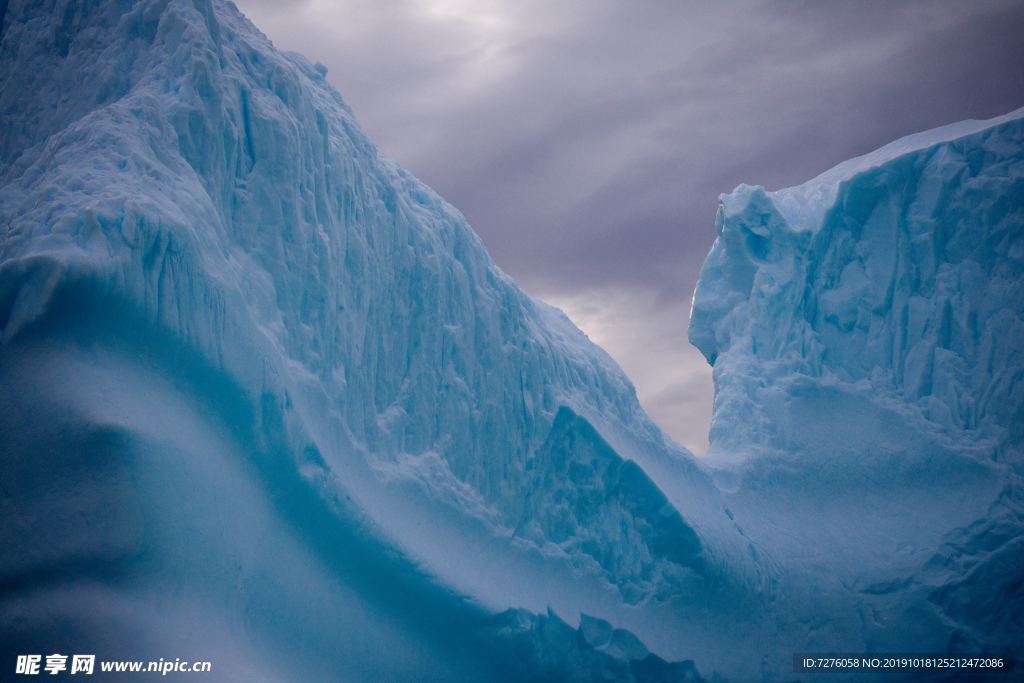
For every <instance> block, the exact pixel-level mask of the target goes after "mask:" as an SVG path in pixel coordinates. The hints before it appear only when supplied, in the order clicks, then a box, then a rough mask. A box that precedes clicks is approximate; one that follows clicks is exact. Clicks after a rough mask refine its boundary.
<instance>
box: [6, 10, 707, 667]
mask: <svg viewBox="0 0 1024 683" xmlns="http://www.w3.org/2000/svg"><path fill="white" fill-rule="evenodd" d="M324 76H325V69H324V68H323V67H322V66H319V65H317V64H315V63H311V62H309V61H308V60H306V59H305V58H304V57H302V56H300V55H297V54H285V53H282V52H279V51H278V50H276V49H275V48H274V47H273V46H272V45H271V43H270V41H269V40H268V39H267V38H266V37H265V36H264V35H263V34H261V33H260V32H259V31H258V30H257V29H256V28H255V27H253V26H252V25H251V24H250V23H249V21H248V20H247V19H245V17H244V16H242V15H241V13H240V12H239V11H238V10H237V9H236V8H235V7H234V6H233V5H232V4H230V3H227V2H221V1H219V0H217V1H213V2H210V1H206V0H196V1H194V2H193V1H192V0H140V1H139V2H131V3H121V2H101V3H80V2H69V3H63V4H61V5H60V7H59V8H56V9H55V8H54V7H51V6H48V5H41V4H40V3H35V2H31V1H28V0H25V1H21V0H11V1H10V2H4V3H3V4H2V5H0V82H2V83H3V84H4V86H3V88H2V92H0V109H2V110H3V111H4V124H3V126H2V130H0V158H2V166H0V168H2V174H0V217H2V219H0V222H2V224H3V238H2V243H0V340H2V347H0V348H2V353H0V396H2V403H3V405H4V406H5V409H4V410H3V411H0V412H2V416H0V442H2V449H0V450H2V453H3V457H2V459H0V461H2V464H0V468H2V469H0V480H2V481H3V482H4V493H3V500H2V505H3V520H4V524H3V525H2V527H3V531H2V532H0V534H2V541H3V542H4V543H5V544H6V546H5V548H6V549H5V552H4V554H3V556H2V560H0V577H2V585H3V586H4V589H3V602H2V607H0V612H2V618H0V623H2V626H0V642H3V644H4V647H3V656H4V661H5V662H6V661H7V659H8V656H10V658H12V661H13V657H14V656H15V654H18V653H32V652H43V651H45V652H46V653H50V652H63V651H64V650H67V649H71V648H75V649H74V650H73V651H75V652H96V653H98V654H99V655H100V656H101V657H107V658H109V659H157V658H158V657H164V658H175V657H180V658H181V659H190V660H210V661H212V662H213V666H214V667H215V669H216V672H217V677H218V680H229V679H234V680H253V679H259V680H268V679H275V678H277V679H282V680H295V679H296V678H308V679H312V680H329V679H335V678H354V679H388V680H402V679H412V680H420V679H422V677H423V676H424V675H425V674H426V672H429V674H430V676H432V677H437V678H443V679H463V678H464V679H472V680H481V679H483V680H499V679H516V680H523V679H531V678H545V677H547V678H551V677H554V678H559V679H562V678H567V677H568V678H571V677H573V676H576V677H579V676H583V677H596V676H599V675H612V676H613V677H614V678H624V679H628V678H630V677H635V678H638V679H645V678H647V679H649V678H651V677H657V676H662V675H666V673H671V672H673V671H682V673H681V674H680V675H681V676H684V677H685V676H689V675H690V674H691V673H694V672H695V669H694V668H693V666H692V665H691V664H688V663H686V660H689V659H691V658H689V657H686V656H683V655H681V654H679V651H678V646H677V647H676V648H675V649H673V648H669V647H667V645H666V644H667V643H669V642H670V641H671V640H672V639H671V635H670V634H668V633H664V632H662V633H661V634H660V635H658V634H657V633H656V631H657V630H658V629H659V627H658V620H657V619H656V617H655V616H654V615H652V614H651V613H650V612H649V611H648V610H646V609H645V608H644V607H643V606H644V605H646V604H648V603H650V604H651V605H664V604H665V603H666V600H667V598H666V597H665V596H669V595H674V594H675V592H676V588H675V587H678V586H689V587H690V588H689V589H688V590H696V589H695V588H694V587H695V586H697V585H698V584H699V583H700V582H702V581H706V580H708V577H709V576H711V573H712V572H711V570H710V569H709V558H710V553H711V550H710V549H709V548H706V547H705V546H704V545H703V544H702V543H701V542H700V541H699V532H698V529H699V526H700V525H702V524H707V525H710V526H709V528H710V527H714V526H715V525H716V524H717V525H723V524H725V523H726V522H727V518H726V517H725V515H724V513H723V512H722V508H721V506H719V507H718V508H717V509H716V508H715V507H714V503H713V502H712V503H709V504H707V505H705V503H704V501H705V499H706V500H711V501H713V500H714V496H715V494H714V487H713V485H712V483H711V480H710V478H709V477H708V476H707V474H706V473H705V472H704V471H703V469H702V468H701V467H700V466H699V465H698V464H697V463H696V462H695V461H694V459H693V458H692V457H691V456H690V454H689V453H688V452H686V451H685V449H683V448H681V447H679V446H677V445H675V444H674V443H673V442H671V441H670V440H669V439H667V438H666V437H665V436H664V435H663V434H662V432H661V431H660V430H659V429H658V428H657V427H656V426H655V425H654V424H653V423H652V422H651V421H650V419H649V418H648V417H647V416H646V415H645V414H644V412H643V411H642V410H641V408H640V406H639V404H638V402H637V399H636V395H635V391H634V389H633V387H632V385H631V384H630V382H629V380H628V379H627V378H626V377H625V375H624V374H623V373H622V371H621V370H620V369H619V367H618V366H617V365H616V364H615V363H614V362H613V361H612V360H611V358H610V357H609V356H608V355H607V354H605V353H604V352H603V351H601V350H600V349H598V348H597V347H595V346H594V345H593V344H591V343H590V342H589V340H587V338H586V337H585V336H584V335H583V334H582V333H581V332H580V331H579V330H577V329H576V328H575V327H574V326H573V325H572V324H571V323H570V322H569V321H568V319H567V318H566V317H565V316H564V315H563V314H562V313H561V312H559V311H556V310H554V309H551V308H549V307H547V306H545V305H544V304H542V303H539V302H535V301H533V300H531V299H530V298H529V297H527V296H526V295H525V294H524V293H523V292H522V291H521V290H520V289H519V288H518V287H517V286H516V285H515V284H514V283H513V282H512V280H511V279H510V278H509V277H508V276H507V275H505V274H504V273H503V272H502V271H501V270H500V269H499V268H498V267H497V266H495V265H494V263H493V262H492V261H491V259H490V258H489V256H488V255H487V252H486V251H485V249H484V247H483V245H482V243H481V242H480V240H479V239H478V238H477V237H476V235H475V234H474V233H473V232H472V230H471V229H470V228H469V226H468V225H467V224H466V221H465V220H464V218H463V217H462V216H461V215H460V214H459V213H458V212H457V211H456V210H455V209H454V208H452V207H451V206H450V205H448V204H447V203H445V202H444V201H443V200H442V199H441V198H440V197H438V196H437V195H436V194H435V193H434V192H433V191H431V190H430V189H429V188H427V187H426V186H424V185H423V184H422V183H420V182H419V181H417V180H416V179H415V178H413V177H412V176H411V175H410V174H409V173H407V172H406V171H404V170H402V169H401V168H399V167H398V166H397V165H396V164H395V163H394V162H392V161H390V160H389V159H387V158H385V157H383V156H382V155H381V154H380V153H379V152H378V151H377V149H376V148H375V147H374V146H373V145H372V144H371V143H370V142H369V141H368V140H367V138H366V137H365V136H364V135H363V133H362V132H361V130H360V129H359V127H358V125H357V124H356V122H355V120H354V117H353V115H352V112H351V111H350V109H349V108H348V107H347V106H346V105H345V103H344V102H343V101H342V99H341V98H340V96H339V95H338V94H337V92H336V91H335V90H334V89H333V88H331V87H330V86H329V85H328V84H327V82H326V81H325V78H324ZM584 445H585V448H583V447H584ZM577 446H579V447H580V449H577ZM659 479H665V480H672V481H675V482H677V483H675V484H673V486H672V487H669V488H665V487H660V486H659V485H658V484H656V483H655V482H656V481H657V480H659ZM564 493H568V494H569V495H567V496H565V497H563V494H564ZM709 510H710V512H709ZM631 606H632V607H631ZM623 609H625V610H626V611H623ZM584 613H585V614H586V615H587V618H588V619H591V621H588V622H587V623H588V624H591V626H588V627H587V628H586V629H583V630H581V627H580V623H581V619H582V615H583V614H584ZM593 624H604V625H605V626H607V630H608V633H607V634H605V635H600V634H601V633H604V631H603V630H602V629H603V628H604V627H603V626H602V627H601V628H597V629H596V632H598V635H594V633H595V628H593V627H592V625H593ZM605 636H606V637H605ZM641 643H646V644H641ZM566 648H568V649H566ZM570 650H571V652H570ZM652 653H653V654H652ZM667 659H672V660H681V661H682V662H683V663H681V664H669V663H668V662H667V661H666V660H667ZM4 666H6V664H4ZM602 672H603V673H602ZM609 672H611V673H609Z"/></svg>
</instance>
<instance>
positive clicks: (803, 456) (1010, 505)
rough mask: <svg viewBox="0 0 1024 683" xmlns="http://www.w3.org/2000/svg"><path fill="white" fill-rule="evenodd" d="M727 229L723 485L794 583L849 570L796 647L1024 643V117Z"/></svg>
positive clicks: (857, 171) (718, 357)
mask: <svg viewBox="0 0 1024 683" xmlns="http://www.w3.org/2000/svg"><path fill="white" fill-rule="evenodd" d="M717 231H718V239H717V241H716V243H715V245H714V247H713V249H712V250H711V253H710V255H709V256H708V258H707V261H706V263H705V265H704V268H703V270H702V273H701V278H700V282H699V284H698V286H697V290H696V293H695V295H694V301H693V308H692V313H691V318H690V339H691V341H692V342H693V343H694V344H695V345H696V346H697V347H698V348H699V349H700V350H701V351H702V352H703V353H704V355H705V357H707V359H708V361H709V362H710V363H711V364H712V365H713V366H714V377H715V388H716V396H715V412H714V422H713V426H712V431H711V458H710V460H711V461H712V463H713V464H714V466H715V467H716V469H717V474H716V479H717V480H718V481H719V482H720V483H721V484H722V485H723V488H725V489H726V490H728V491H729V494H728V498H729V505H730V508H731V510H732V511H733V512H734V513H735V514H736V518H737V521H738V523H739V524H740V526H741V527H743V528H744V530H745V532H746V533H747V534H749V535H750V536H751V537H753V538H755V539H757V541H759V544H760V546H761V547H762V548H763V551H764V552H766V553H770V554H771V556H772V558H771V559H772V561H774V562H777V563H779V564H780V565H783V566H784V567H785V569H783V571H784V573H787V574H790V575H791V576H794V575H800V574H803V575H807V574H811V575H813V574H814V573H818V574H819V575H823V574H824V573H828V574H831V575H832V576H831V578H830V579H826V580H825V581H821V579H820V578H819V579H818V582H817V583H816V584H814V585H815V586H816V587H815V589H814V590H813V591H811V592H813V593H815V595H814V596H813V597H814V599H817V600H819V605H820V607H819V608H818V610H819V613H825V614H829V615H830V622H829V623H827V625H824V626H820V627H818V629H817V633H816V634H815V636H814V637H813V639H811V640H801V639H799V638H798V639H796V640H794V641H790V642H793V643H794V647H795V648H797V649H799V648H800V647H804V648H805V649H811V648H810V647H809V646H810V645H813V644H819V645H820V646H821V648H822V649H834V648H832V646H833V645H834V644H835V643H836V642H842V643H845V647H846V648H847V649H848V651H858V650H860V649H861V647H865V648H870V649H873V650H874V651H885V650H886V649H889V650H890V651H891V650H899V649H915V650H918V651H921V650H929V651H947V650H951V651H966V652H979V651H984V650H987V651H993V650H999V649H1002V650H1003V651H1011V652H1013V651H1016V652H1021V651H1022V650H1024V641H1022V640H1021V635H1020V634H1021V633H1022V632H1024V630H1022V628H1021V627H1022V626H1024V589H1022V585H1024V574H1022V571H1024V570H1022V568H1024V533H1022V532H1024V523H1022V522H1024V495H1022V493H1021V492H1022V491H1024V488H1022V484H1024V482H1022V480H1021V475H1022V473H1024V110H1018V111H1015V112H1013V113H1011V114H1008V115H1006V116H1003V117H1000V118H997V119H992V120H990V121H967V122H963V123H959V124H954V125H951V126H947V127H945V128H939V129H936V130H934V131H929V132H926V133H921V134H918V135H914V136H911V137H908V138H905V139H903V140H900V141H897V142H895V143H893V144H891V145H889V146H887V147H884V148H882V149H880V150H878V151H877V152H874V153H872V154H868V155H866V156H864V157H860V158H857V159H854V160H851V161H849V162H846V163H844V164H842V165H840V166H838V167H836V168H835V169H833V170H831V171H829V172H827V173H825V174H823V175H821V176H820V177H818V178H816V179H814V180H811V181H810V182H808V183H806V184H805V185H801V186H799V187H794V188H789V189H785V190H780V191H778V192H766V191H765V190H764V189H762V188H760V187H750V186H741V187H739V188H737V190H736V191H734V192H733V193H732V194H730V195H727V196H723V197H722V200H721V206H720V207H719V211H718V217H717ZM806 580H807V581H808V585H811V582H812V581H813V580H812V579H806ZM829 582H833V583H834V585H833V586H832V587H831V588H829V587H828V584H829ZM788 591H789V592H790V593H791V597H789V598H786V600H787V601H790V608H789V610H788V611H789V612H790V614H791V615H793V618H794V619H797V620H798V622H805V621H806V622H807V623H806V624H802V625H797V626H793V625H790V626H789V627H788V628H791V629H793V630H794V631H798V630H800V628H805V629H808V630H809V632H811V633H814V631H813V630H810V629H811V627H810V623H812V622H813V614H814V613H815V612H814V611H813V610H805V612H804V615H803V616H802V617H800V616H798V615H799V614H800V612H801V608H799V607H797V605H798V604H799V602H800V600H801V598H800V597H799V596H794V595H792V593H793V592H794V591H793V588H792V586H790V587H789V589H788ZM809 597H810V596H806V595H805V596H804V597H803V599H809ZM832 600H835V601H836V602H832ZM825 605H829V607H828V608H827V609H824V606H825ZM844 622H846V623H844ZM837 636H838V637H837ZM854 644H857V646H853V645H854ZM851 647H852V649H851Z"/></svg>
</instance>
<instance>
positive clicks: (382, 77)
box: [238, 0, 1024, 453]
mask: <svg viewBox="0 0 1024 683" xmlns="http://www.w3.org/2000/svg"><path fill="white" fill-rule="evenodd" d="M238 4H239V6H240V7H241V9H242V10H243V11H244V12H245V13H246V14H247V15H248V16H249V17H250V18H251V19H253V20H254V21H255V23H256V24H257V25H258V26H259V27H260V28H261V29H262V30H263V31H264V33H266V34H267V35H268V36H270V38H271V39H272V40H273V41H274V43H275V44H276V45H277V46H278V47H279V48H283V49H288V50H297V51H300V52H302V53H303V54H305V55H306V56H307V57H309V58H310V59H312V60H314V61H319V62H321V63H323V64H324V65H326V66H327V67H328V69H329V71H328V75H327V78H328V80H330V82H331V83H332V84H333V85H334V86H335V87H336V88H337V89H338V90H339V91H340V92H341V94H342V96H343V97H344V98H345V100H346V101H347V102H348V103H349V104H350V105H351V106H352V108H353V109H354V110H355V113H356V116H357V117H358V119H359V120H360V122H361V124H362V126H363V128H364V129H365V130H366V131H367V133H368V134H369V135H370V137H371V138H372V139H373V140H374V141H375V142H376V143H377V145H378V146H379V147H380V148H381V149H382V150H383V151H384V153H386V154H387V155H388V156H391V157H393V158H394V159H396V160H397V161H398V162H399V163H401V164H402V165H403V166H405V167H407V168H409V169H410V170H411V171H413V172H414V173H415V174H416V175H417V176H419V177H420V178H421V179H422V180H424V181H425V182H426V183H427V184H429V185H430V186H432V187H433V188H434V189H436V190H437V191H438V192H439V193H440V194H441V195H442V196H444V197H445V198H446V199H448V200H449V201H450V202H451V203H452V204H454V205H455V206H456V207H458V208H459V209H460V210H461V211H462V213H463V214H465V215H466V217H467V218H468V219H469V221H470V223H471V224H472V225H473V227H474V229H475V230H476V232H477V233H478V234H480V236H481V237H482V238H483V240H484V242H485V243H486V245H487V248H488V250H489V251H490V253H491V256H492V257H493V258H494V260H495V261H497V263H498V265H499V266H501V267H502V269H504V270H505V271H506V272H508V273H509V274H511V275H512V276H513V277H514V278H515V279H516V280H517V281H518V282H519V284H520V285H521V286H522V287H523V288H524V289H526V291H527V292H529V293H530V294H532V295H534V296H536V297H539V298H541V299H544V300H545V301H548V302H550V303H553V304H555V305H557V306H559V307H560V308H562V309H563V310H565V311H566V313H568V314H569V316H570V317H571V318H572V319H573V320H574V321H575V322H576V323H577V324H578V325H579V326H580V327H582V328H583V330H584V331H585V332H587V334H588V335H589V336H590V337H591V339H593V340H595V341H596V342H597V343H599V344H601V345H602V346H603V347H605V349H607V350H608V351H609V352H610V353H611V354H612V355H613V356H614V357H615V358H616V359H617V360H618V361H619V363H620V364H621V365H622V367H623V368H624V369H625V370H626V372H627V373H628V374H629V376H630V378H631V379H632V380H633V382H634V384H635V385H636V387H637V391H638V393H639V395H640V400H641V402H642V403H643V405H644V407H645V408H646V409H647V410H648V412H649V413H650V414H651V415H652V417H654V419H655V420H656V421H657V422H658V423H659V424H660V425H661V426H662V428H663V429H665V430H666V431H667V432H669V433H670V434H672V435H673V436H674V437H676V439H677V440H679V441H680V442H682V443H683V444H685V445H686V446H688V447H690V448H691V449H692V450H694V451H695V452H698V453H702V452H703V451H704V450H705V449H706V447H707V441H706V439H707V425H708V420H709V417H710V413H711V397H712V388H711V374H710V369H709V368H708V367H707V365H706V363H705V362H704V360H703V358H702V357H701V356H700V354H699V353H697V352H696V351H695V350H694V349H692V348H691V347H690V346H689V344H688V342H687V341H686V325H687V317H688V314H689V307H690V299H691V296H692V293H693V288H694V284H695V283H696V279H697V274H698V271H699V269H700V265H701V263H702V261H703V259H704V256H705V255H706V254H707V251H708V249H709V248H710V247H711V244H712V242H713V240H714V216H715V209H716V207H717V202H718V195H719V194H720V193H723V192H728V191H730V190H732V189H733V188H734V187H735V186H736V185H737V184H739V183H741V182H747V183H751V184H758V185H764V186H765V187H767V188H769V189H777V188H780V187H786V186H788V185H793V184H797V183H800V182H802V181H803V180H806V179H808V178H811V177H813V176H815V175H817V174H818V173H820V172H821V171H824V170H826V169H827V168H829V167H831V166H833V165H835V164H836V163H839V162H840V161H843V160H845V159H847V158H850V157H852V156H857V155H859V154H863V153H865V152H868V151H871V150H872V149H874V148H876V147H879V146H881V145H883V144H885V143H886V142H889V141H890V140H893V139H895V138H897V137H900V136H902V135H906V134H908V133H913V132H916V131H919V130H924V129H927V128H932V127H935V126H938V125H942V124H945V123H950V122H953V121H957V120H961V119H966V118H989V117H991V116H995V115H997V114H1001V113H1005V112H1007V111H1010V110H1012V109H1015V108H1017V107H1019V106H1021V105H1024V2H1022V1H1016V2H1009V1H1005V0H991V1H989V0H970V1H966V0H958V1H956V2H940V1H934V0H928V1H921V2H896V1H891V0H890V1H885V2H882V1H879V2H872V1H870V0H856V1H848V2H846V1H843V2H840V1H831V0H818V1H810V0H808V1H805V2H800V1H795V0H794V1H787V2H739V1H736V2H712V1H711V0H706V1H704V2H683V1H679V0H673V1H667V0H666V1H658V0H558V1H556V2H552V1H551V0H543V1H540V0H505V1H497V0H421V1H412V0H408V1H406V0H335V1H331V0H297V1H293V2H285V1H283V0H240V1H239V3H238Z"/></svg>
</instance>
